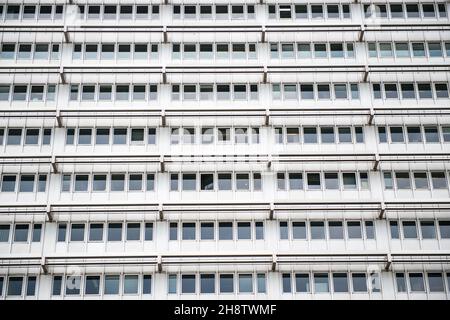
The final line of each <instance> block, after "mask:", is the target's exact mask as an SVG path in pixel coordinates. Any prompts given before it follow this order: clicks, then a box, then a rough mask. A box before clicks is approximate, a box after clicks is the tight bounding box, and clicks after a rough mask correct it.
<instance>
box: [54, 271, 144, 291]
mask: <svg viewBox="0 0 450 320" xmlns="http://www.w3.org/2000/svg"><path fill="white" fill-rule="evenodd" d="M81 293H84V295H86V296H90V295H100V294H103V295H120V294H123V295H138V294H143V295H146V294H151V293H152V275H151V274H104V275H86V276H79V275H70V276H69V275H66V276H65V277H63V276H61V275H54V276H53V283H52V296H61V295H64V296H79V295H81Z"/></svg>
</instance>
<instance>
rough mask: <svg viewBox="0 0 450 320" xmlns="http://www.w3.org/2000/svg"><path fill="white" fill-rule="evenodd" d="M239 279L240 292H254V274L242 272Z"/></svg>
mask: <svg viewBox="0 0 450 320" xmlns="http://www.w3.org/2000/svg"><path fill="white" fill-rule="evenodd" d="M238 280H239V293H252V292H253V275H252V274H240V275H239V277H238Z"/></svg>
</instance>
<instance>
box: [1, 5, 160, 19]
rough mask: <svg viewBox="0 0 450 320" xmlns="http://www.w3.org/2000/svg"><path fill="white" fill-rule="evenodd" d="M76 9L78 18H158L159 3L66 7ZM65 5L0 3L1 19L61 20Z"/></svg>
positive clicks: (69, 9)
mask: <svg viewBox="0 0 450 320" xmlns="http://www.w3.org/2000/svg"><path fill="white" fill-rule="evenodd" d="M71 9H72V10H73V9H75V10H76V14H77V18H78V19H83V20H84V19H88V20H90V19H95V20H99V19H102V20H105V21H108V20H109V21H114V20H117V19H120V20H130V19H135V20H140V19H150V18H151V19H158V18H159V9H160V8H159V5H132V4H127V5H114V4H113V5H78V6H77V7H75V8H70V7H66V10H67V11H68V12H67V14H71ZM63 13H64V5H51V4H41V5H34V4H24V5H20V4H9V5H6V6H4V5H0V20H3V19H4V20H24V21H26V20H61V19H62V18H63Z"/></svg>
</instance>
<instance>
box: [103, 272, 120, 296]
mask: <svg viewBox="0 0 450 320" xmlns="http://www.w3.org/2000/svg"><path fill="white" fill-rule="evenodd" d="M119 288H120V276H119V275H105V285H104V290H103V292H104V294H105V295H112V294H119Z"/></svg>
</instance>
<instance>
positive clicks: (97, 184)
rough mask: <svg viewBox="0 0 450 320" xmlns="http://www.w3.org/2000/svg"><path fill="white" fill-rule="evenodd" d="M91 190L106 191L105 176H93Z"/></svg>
mask: <svg viewBox="0 0 450 320" xmlns="http://www.w3.org/2000/svg"><path fill="white" fill-rule="evenodd" d="M92 190H93V191H106V175H105V174H94V176H93V179H92Z"/></svg>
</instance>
